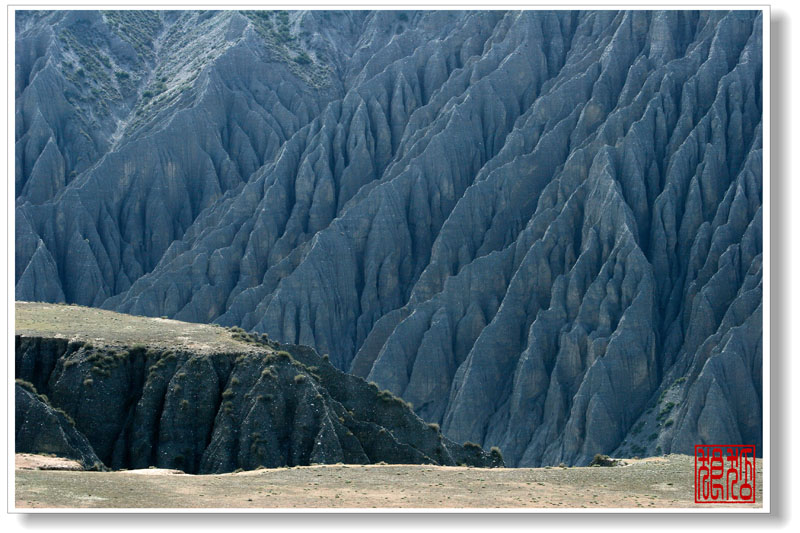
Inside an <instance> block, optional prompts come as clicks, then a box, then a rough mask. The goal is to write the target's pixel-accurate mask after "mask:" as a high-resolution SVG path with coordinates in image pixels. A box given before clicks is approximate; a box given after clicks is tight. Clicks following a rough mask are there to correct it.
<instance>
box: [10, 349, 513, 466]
mask: <svg viewBox="0 0 800 533" xmlns="http://www.w3.org/2000/svg"><path fill="white" fill-rule="evenodd" d="M247 342H248V343H249V344H250V345H257V346H260V348H259V349H257V350H255V351H253V350H249V351H247V352H241V353H212V354H209V353H197V352H191V351H184V350H179V351H170V350H164V349H154V348H146V347H145V346H144V345H135V346H129V347H121V346H113V347H112V346H93V345H91V344H89V343H84V342H79V341H71V342H67V341H65V340H62V339H53V338H40V337H19V336H18V337H17V349H16V372H17V375H18V376H21V379H25V380H32V381H35V382H36V383H37V384H38V385H37V387H39V389H38V390H42V391H46V394H47V396H48V397H49V398H50V400H46V399H44V398H45V397H44V396H41V397H40V396H38V395H37V394H36V390H37V389H34V385H33V384H31V383H28V384H27V386H28V389H26V388H25V387H23V386H21V385H17V391H16V394H17V398H16V410H17V417H16V419H17V431H16V436H17V441H16V442H17V451H20V452H48V453H56V454H58V455H64V456H67V457H72V458H76V459H80V460H82V461H83V462H84V464H89V465H94V463H95V462H97V464H98V465H100V464H104V465H106V466H108V467H110V468H114V469H119V468H146V467H148V466H158V467H161V468H176V469H180V470H183V471H185V472H189V473H220V472H231V471H234V470H236V469H238V468H242V469H248V470H252V469H256V468H258V467H279V466H297V465H309V464H315V463H320V464H334V463H340V462H344V463H351V464H368V463H377V462H381V461H383V462H386V463H399V464H425V463H430V464H441V465H456V464H467V465H473V466H502V464H503V463H502V458H501V457H500V456H499V455H497V454H495V453H492V454H490V453H487V452H484V451H483V450H482V449H480V447H478V446H461V445H459V444H456V443H454V442H453V441H451V440H449V439H447V438H445V437H444V436H443V435H442V433H441V431H440V430H439V428H438V427H436V426H434V425H429V424H427V423H425V422H424V421H423V420H421V419H420V418H419V417H417V416H416V415H415V414H414V413H413V411H412V410H411V408H410V406H408V405H407V404H406V403H405V402H404V401H403V400H401V399H400V398H397V397H396V396H394V395H392V394H391V393H389V392H388V391H381V390H379V389H378V388H377V387H376V386H375V385H374V384H368V383H366V382H365V381H364V380H362V379H360V378H357V377H354V376H350V375H347V374H344V373H343V372H341V371H339V370H337V369H336V368H334V367H333V366H332V365H331V364H330V363H329V362H328V361H327V360H324V359H323V358H321V357H319V356H318V355H317V354H316V353H314V351H313V350H311V349H309V348H305V347H300V346H288V345H287V346H277V345H274V344H272V343H268V342H267V341H261V340H260V339H258V338H256V337H247ZM275 348H285V349H288V350H289V351H290V352H291V353H293V354H294V355H295V357H293V356H292V355H291V354H290V352H287V351H284V350H276V349H275ZM311 365H313V366H311ZM22 383H25V382H22ZM48 401H49V402H52V405H53V406H57V409H54V408H53V407H51V406H50V405H49V404H48V403H47V402H48ZM95 454H96V455H95ZM101 461H102V463H101Z"/></svg>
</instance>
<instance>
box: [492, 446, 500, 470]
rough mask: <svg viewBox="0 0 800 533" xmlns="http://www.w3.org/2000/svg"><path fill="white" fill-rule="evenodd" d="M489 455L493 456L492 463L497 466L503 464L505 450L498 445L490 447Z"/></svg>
mask: <svg viewBox="0 0 800 533" xmlns="http://www.w3.org/2000/svg"><path fill="white" fill-rule="evenodd" d="M489 455H490V456H491V457H492V464H494V465H497V466H499V465H501V464H503V452H501V451H500V448H498V447H497V446H492V447H491V448H489Z"/></svg>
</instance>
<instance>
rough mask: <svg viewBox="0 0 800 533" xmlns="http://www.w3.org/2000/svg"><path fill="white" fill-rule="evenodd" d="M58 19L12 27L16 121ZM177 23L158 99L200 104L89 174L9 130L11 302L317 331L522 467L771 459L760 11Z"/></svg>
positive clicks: (345, 361)
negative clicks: (743, 447) (610, 459)
mask: <svg viewBox="0 0 800 533" xmlns="http://www.w3.org/2000/svg"><path fill="white" fill-rule="evenodd" d="M87 16H88V15H87ZM48 17H50V18H48ZM113 18H114V17H113V16H112V17H111V19H113ZM56 19H57V16H56V15H48V14H42V15H35V16H34V15H31V16H27V15H25V16H23V17H22V19H21V22H18V27H21V28H22V29H21V30H18V32H17V41H18V44H17V49H18V52H17V53H18V54H21V55H20V58H19V59H18V63H19V65H20V66H19V67H18V71H17V80H18V81H17V87H18V96H17V105H18V114H19V113H23V112H25V113H27V114H26V115H24V116H25V117H26V118H25V120H24V121H23V123H24V124H31V125H33V124H38V123H39V122H41V120H39V119H34V117H35V116H36V112H35V110H36V109H38V108H39V107H46V105H45V104H44V103H42V102H41V101H39V100H34V99H33V97H34V95H35V94H36V92H35V91H34V89H35V88H37V87H39V85H37V84H44V82H45V81H46V80H47V79H48V78H47V77H45V76H44V73H45V72H51V71H52V74H51V75H52V76H59V75H63V73H64V72H67V71H66V70H65V67H64V66H63V64H59V65H61V66H59V67H58V68H56V63H55V58H58V57H61V56H60V55H59V54H61V55H63V54H64V51H63V48H62V47H60V45H58V44H57V43H58V42H60V41H58V38H57V37H53V35H60V33H59V31H63V29H64V28H69V27H70V26H69V24H72V22H70V21H71V20H72V19H69V18H64V19H63V20H62V19H58V20H59V22H58V23H55V22H54V21H56ZM111 19H109V16H108V15H103V16H102V17H99V18H97V17H96V18H94V19H92V20H94V21H95V22H93V23H92V24H94V25H95V26H93V27H96V28H101V27H102V24H110V22H109V21H110V20H111ZM158 19H159V20H158V24H157V25H156V24H154V25H153V30H152V35H153V36H154V37H153V39H154V41H153V42H154V43H155V44H154V45H153V50H154V52H153V54H152V58H151V59H150V60H149V61H150V63H147V61H145V62H144V63H143V65H145V66H142V67H141V68H142V69H143V70H142V72H144V74H142V79H143V80H147V81H143V82H142V84H141V87H140V90H144V88H145V87H150V85H148V84H153V83H156V84H157V83H158V80H160V78H159V77H158V73H159V72H161V74H160V75H161V76H164V75H165V74H166V76H167V79H166V81H164V82H162V83H163V84H164V88H165V89H164V90H165V91H167V95H168V96H169V95H171V94H173V93H174V94H182V95H183V96H180V97H175V99H174V101H173V100H170V99H169V98H167V97H164V102H165V103H163V104H158V105H155V104H148V105H145V104H144V103H142V101H141V100H140V99H139V100H137V98H139V97H138V96H132V97H131V102H134V104H132V105H134V109H142V110H144V109H150V111H147V112H144V111H143V112H142V113H141V114H140V115H139V119H137V120H138V122H136V123H135V125H134V122H135V121H132V120H127V119H120V122H119V124H120V125H121V126H120V125H118V126H117V127H115V129H114V131H115V132H117V133H118V136H117V137H114V136H113V135H112V138H114V139H116V140H115V141H114V142H113V143H111V144H109V147H107V148H104V147H101V148H97V149H96V151H98V152H103V153H104V154H105V155H104V156H103V157H102V158H100V159H99V160H98V161H99V162H98V163H97V164H96V165H94V166H93V167H92V168H89V169H87V170H86V171H80V174H79V175H78V176H77V177H76V178H75V179H74V180H73V181H69V180H67V179H65V180H60V178H58V179H54V180H51V181H48V180H46V179H43V178H39V177H37V176H40V175H43V176H53V175H56V176H58V175H59V172H60V170H59V169H61V167H62V166H63V167H64V168H65V169H69V168H72V167H71V166H70V165H71V163H69V157H63V155H62V158H63V159H64V160H65V161H67V163H62V162H61V160H60V159H59V157H58V156H57V154H56V153H55V151H54V150H53V148H52V147H51V148H47V146H48V143H49V142H50V141H48V139H50V137H48V135H50V134H49V133H47V132H48V131H49V130H45V129H41V128H39V127H38V126H36V127H33V126H30V127H28V126H26V127H25V128H23V129H22V130H20V131H18V135H17V139H18V154H30V155H27V156H25V157H28V159H27V160H25V157H23V156H22V155H18V159H19V158H20V157H22V158H23V159H22V160H23V163H24V165H23V166H22V168H23V169H24V172H23V175H22V176H21V177H20V176H18V178H17V180H18V188H17V192H18V200H17V205H18V207H17V265H18V266H17V273H16V274H17V286H16V288H17V297H18V298H20V299H36V300H48V301H61V300H62V299H63V300H66V301H70V302H78V303H83V304H88V305H94V306H102V307H105V308H108V309H116V310H120V311H124V312H129V313H134V314H142V315H147V316H169V317H174V318H178V319H182V320H188V321H196V322H217V323H220V324H224V325H229V326H231V325H238V326H241V327H244V328H245V329H247V330H251V331H255V332H259V333H261V332H266V333H268V334H269V335H270V337H272V338H276V339H280V340H282V341H283V342H288V343H297V344H303V345H308V346H311V347H313V348H315V349H316V350H317V351H318V352H319V353H323V354H328V355H329V357H330V361H331V362H332V364H333V365H334V366H335V367H337V368H339V369H341V370H346V371H350V372H352V373H353V374H355V375H357V376H361V377H364V378H366V379H367V380H370V381H374V382H376V383H377V384H378V385H379V386H380V387H381V388H386V389H388V390H390V391H392V392H393V393H394V394H396V395H398V396H400V397H402V398H403V399H404V400H405V401H408V402H410V403H412V404H413V406H414V409H415V411H416V412H417V414H419V415H420V416H421V417H422V418H424V419H425V420H426V421H428V422H430V423H436V424H439V425H441V428H442V430H443V432H444V433H445V435H447V436H448V437H450V438H452V439H453V440H455V441H456V442H464V441H472V442H476V443H479V444H481V445H483V446H485V447H489V446H494V445H498V446H500V448H501V449H502V450H503V453H504V456H505V459H506V462H507V463H508V464H510V465H520V466H537V465H541V464H558V463H560V462H565V463H568V464H588V462H589V461H590V460H591V459H592V458H593V457H594V455H595V454H597V453H604V454H612V455H616V456H633V455H645V454H648V455H650V454H656V453H667V452H680V453H691V451H692V447H693V445H694V444H695V443H700V442H706V443H717V442H730V443H737V442H741V443H749V444H755V445H756V446H757V449H758V450H759V453H760V449H761V443H762V436H761V424H762V420H761V402H762V399H763V391H762V384H761V358H762V346H761V336H762V329H761V318H760V317H761V301H762V282H761V261H762V256H761V252H762V213H761V205H762V199H761V194H762V189H761V181H762V170H761V168H762V133H761V128H762V126H761V109H762V108H761V94H762V84H761V78H762V48H761V47H762V33H761V27H762V24H763V21H762V18H761V15H760V13H758V12H747V11H730V12H728V11H711V12H697V11H665V12H648V11H633V12H613V11H589V12H577V11H558V12H553V11H530V12H496V11H493V12H469V11H468V12H450V11H448V12H389V11H381V12H339V13H326V12H292V13H288V14H286V15H282V14H271V15H268V16H267V15H264V16H262V15H257V14H253V13H233V12H223V13H190V12H185V13H181V14H178V15H175V14H170V15H167V14H166V13H161V14H159V15H158ZM43 21H47V22H48V24H49V25H48V24H45V23H44V22H43ZM195 27H197V28H198V29H197V30H196V31H195V30H193V29H192V28H195ZM98 31H100V30H99V29H98ZM193 31H194V33H193ZM200 33H207V34H208V36H204V37H202V39H209V40H213V42H215V43H218V46H217V45H214V46H205V45H204V46H203V47H196V46H195V45H194V44H193V43H195V42H200V41H196V40H197V39H201V37H200V36H199V34H200ZM287 35H288V36H289V37H292V38H293V39H294V40H289V41H287V42H292V43H294V44H292V46H294V47H295V48H291V47H288V45H287V46H284V45H283V44H281V43H282V42H281V41H280V39H284V37H285V36H287ZM281 36H284V37H281ZM215 39H216V40H215ZM143 42H146V39H144V41H143ZM202 42H205V41H202ZM86 46H88V44H87V45H86ZM93 46H99V47H101V48H102V47H103V46H105V45H102V44H96V45H93ZM297 47H301V48H302V51H303V52H304V53H305V54H306V55H307V56H308V59H309V61H310V63H305V56H303V59H300V57H301V56H300V55H299V52H300V51H301V48H297ZM21 48H22V49H23V51H20V49H21ZM73 48H75V47H74V46H73ZM73 48H71V49H73ZM195 48H197V50H205V51H207V52H203V54H204V55H202V57H201V56H200V55H198V54H199V52H198V51H197V50H195ZM103 49H104V50H105V48H103ZM209 50H213V52H211V51H209ZM70 53H71V52H70ZM70 53H68V54H67V55H68V56H69V57H72V56H71V55H69V54H70ZM294 54H298V55H294ZM184 56H186V57H193V58H196V64H198V65H202V69H201V73H200V74H199V75H198V76H197V78H196V79H192V80H189V79H188V78H187V77H186V76H188V74H186V73H187V72H189V71H190V70H191V69H190V68H189V67H186V66H185V65H184V63H183V62H181V61H178V59H176V58H180V57H184ZM109 57H110V58H111V61H112V62H115V61H117V60H116V56H114V55H113V54H109ZM148 57H149V56H148ZM287 58H288V59H287ZM292 58H296V59H298V60H299V62H298V61H295V60H294V59H292ZM45 64H47V65H52V68H50V69H49V70H47V69H45V68H44V67H43V66H42V65H45ZM114 64H116V63H114ZM147 65H151V66H147ZM182 65H184V66H182ZM303 65H311V66H309V67H308V68H306V67H304V66H303ZM159 69H160V70H159ZM187 69H188V70H187ZM150 72H155V73H156V77H155V78H153V77H152V76H150V74H148V73H150ZM323 73H324V76H323ZM148 76H150V77H148ZM40 78H41V80H40ZM322 78H324V80H323V79H322ZM173 79H174V80H180V82H178V81H173ZM20 80H22V81H20ZM153 80H156V81H153ZM187 84H188V87H186V85H187ZM180 87H184V89H180ZM37 90H39V89H37ZM137 94H138V93H137ZM56 100H57V99H56ZM29 101H30V103H27V104H24V105H23V103H24V102H29ZM88 101H91V99H88ZM54 102H55V100H54ZM54 102H48V104H47V105H55V103H54ZM136 102H138V103H136ZM169 102H172V103H169ZM278 104H280V105H278ZM151 107H152V109H151ZM26 110H28V111H26ZM42 113H43V116H45V117H48V116H50V115H52V114H54V113H55V114H57V113H56V111H52V112H51V111H48V112H47V113H44V112H42ZM27 117H30V118H27ZM37 120H39V122H37ZM109 120H111V119H109ZM126 120H127V122H126ZM51 122H52V121H51ZM51 122H47V123H48V124H51ZM112 122H113V121H112ZM49 127H50V128H51V129H53V127H52V126H49ZM29 131H30V133H28V132H29ZM53 131H56V130H53ZM36 132H39V133H36ZM41 132H44V133H41ZM185 132H191V135H188V136H187V135H186V134H185ZM34 133H35V135H34ZM54 138H56V141H53V142H54V143H55V146H56V147H60V146H62V145H61V144H58V142H57V140H58V138H59V135H57V134H56V135H55V137H54ZM34 139H36V140H35V141H34ZM245 140H246V142H245ZM50 144H52V143H50ZM101 144H102V143H99V144H98V146H100V145H101ZM28 146H30V148H28ZM103 146H105V145H103ZM23 147H24V149H23ZM34 147H35V149H34ZM64 150H66V149H62V148H59V151H60V152H62V153H63V152H64ZM87 153H88V152H87ZM39 154H42V155H39ZM98 157H99V156H98ZM40 160H41V164H40V165H39V166H40V167H41V168H42V169H43V170H42V173H39V171H37V172H36V173H34V172H33V170H28V169H34V167H35V166H36V165H37V164H38V161H40ZM19 165H20V163H19V161H18V168H20V167H19ZM44 169H49V170H46V171H45V170H44ZM53 169H56V170H53ZM31 180H33V181H32V183H34V184H36V186H34V185H30V186H28V185H25V184H26V183H28V182H30V181H31ZM62 181H63V183H62ZM19 184H23V185H19ZM26 187H27V188H26Z"/></svg>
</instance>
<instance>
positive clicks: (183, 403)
mask: <svg viewBox="0 0 800 533" xmlns="http://www.w3.org/2000/svg"><path fill="white" fill-rule="evenodd" d="M188 408H189V400H181V409H188Z"/></svg>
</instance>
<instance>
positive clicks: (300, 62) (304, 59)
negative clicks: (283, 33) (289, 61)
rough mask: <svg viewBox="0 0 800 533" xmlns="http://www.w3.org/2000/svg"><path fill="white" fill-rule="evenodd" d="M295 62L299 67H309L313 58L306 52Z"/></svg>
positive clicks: (299, 55) (296, 58)
mask: <svg viewBox="0 0 800 533" xmlns="http://www.w3.org/2000/svg"><path fill="white" fill-rule="evenodd" d="M294 62H295V63H297V64H298V65H308V64H309V63H311V57H310V56H309V55H308V54H307V53H306V52H300V54H298V55H297V56H296V57H295V58H294Z"/></svg>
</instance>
